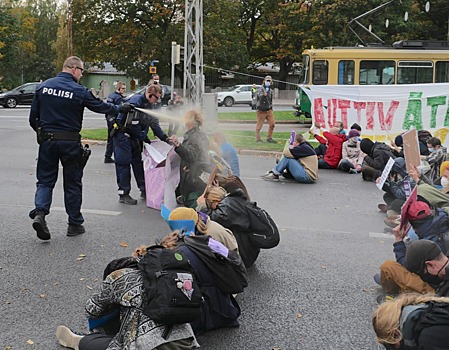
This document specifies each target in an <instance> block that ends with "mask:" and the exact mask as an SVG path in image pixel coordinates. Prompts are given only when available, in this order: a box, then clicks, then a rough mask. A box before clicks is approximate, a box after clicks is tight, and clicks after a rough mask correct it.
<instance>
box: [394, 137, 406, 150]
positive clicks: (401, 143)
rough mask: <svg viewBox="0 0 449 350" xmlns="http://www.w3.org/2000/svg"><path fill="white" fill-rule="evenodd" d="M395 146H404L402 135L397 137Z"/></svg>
mask: <svg viewBox="0 0 449 350" xmlns="http://www.w3.org/2000/svg"><path fill="white" fill-rule="evenodd" d="M394 144H395V145H396V146H398V147H400V146H402V145H403V144H404V141H403V140H402V135H398V136H396V138H395V139H394Z"/></svg>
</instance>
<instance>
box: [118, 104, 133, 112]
mask: <svg viewBox="0 0 449 350" xmlns="http://www.w3.org/2000/svg"><path fill="white" fill-rule="evenodd" d="M133 110H134V106H133V105H132V104H131V103H123V104H122V105H121V106H120V113H123V114H126V113H129V112H132V111H133Z"/></svg>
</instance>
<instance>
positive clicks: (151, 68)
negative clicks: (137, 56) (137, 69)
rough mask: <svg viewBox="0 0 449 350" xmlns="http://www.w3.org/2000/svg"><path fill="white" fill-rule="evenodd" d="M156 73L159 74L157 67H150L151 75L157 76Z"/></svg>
mask: <svg viewBox="0 0 449 350" xmlns="http://www.w3.org/2000/svg"><path fill="white" fill-rule="evenodd" d="M156 73H157V69H156V66H150V74H156Z"/></svg>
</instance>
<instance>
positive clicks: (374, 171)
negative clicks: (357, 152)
mask: <svg viewBox="0 0 449 350" xmlns="http://www.w3.org/2000/svg"><path fill="white" fill-rule="evenodd" d="M360 149H361V150H362V152H363V153H365V154H366V156H365V158H364V159H363V165H362V178H363V180H365V181H375V180H376V179H377V178H378V177H380V176H381V175H382V171H383V170H384V168H385V166H386V165H387V163H388V160H389V159H390V158H393V159H394V158H395V156H394V155H393V153H392V152H391V148H390V147H388V146H387V145H386V144H385V143H383V142H376V143H374V142H373V141H371V140H370V139H368V138H364V139H363V140H362V141H361V142H360Z"/></svg>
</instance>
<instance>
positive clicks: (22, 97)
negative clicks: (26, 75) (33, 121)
mask: <svg viewBox="0 0 449 350" xmlns="http://www.w3.org/2000/svg"><path fill="white" fill-rule="evenodd" d="M38 84H39V83H26V84H23V85H20V86H19V87H16V88H15V89H12V90H10V91H6V92H2V93H1V94H0V105H2V106H3V107H5V108H15V107H16V106H17V105H30V104H31V102H32V101H33V97H34V93H35V91H36V86H37V85H38Z"/></svg>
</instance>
